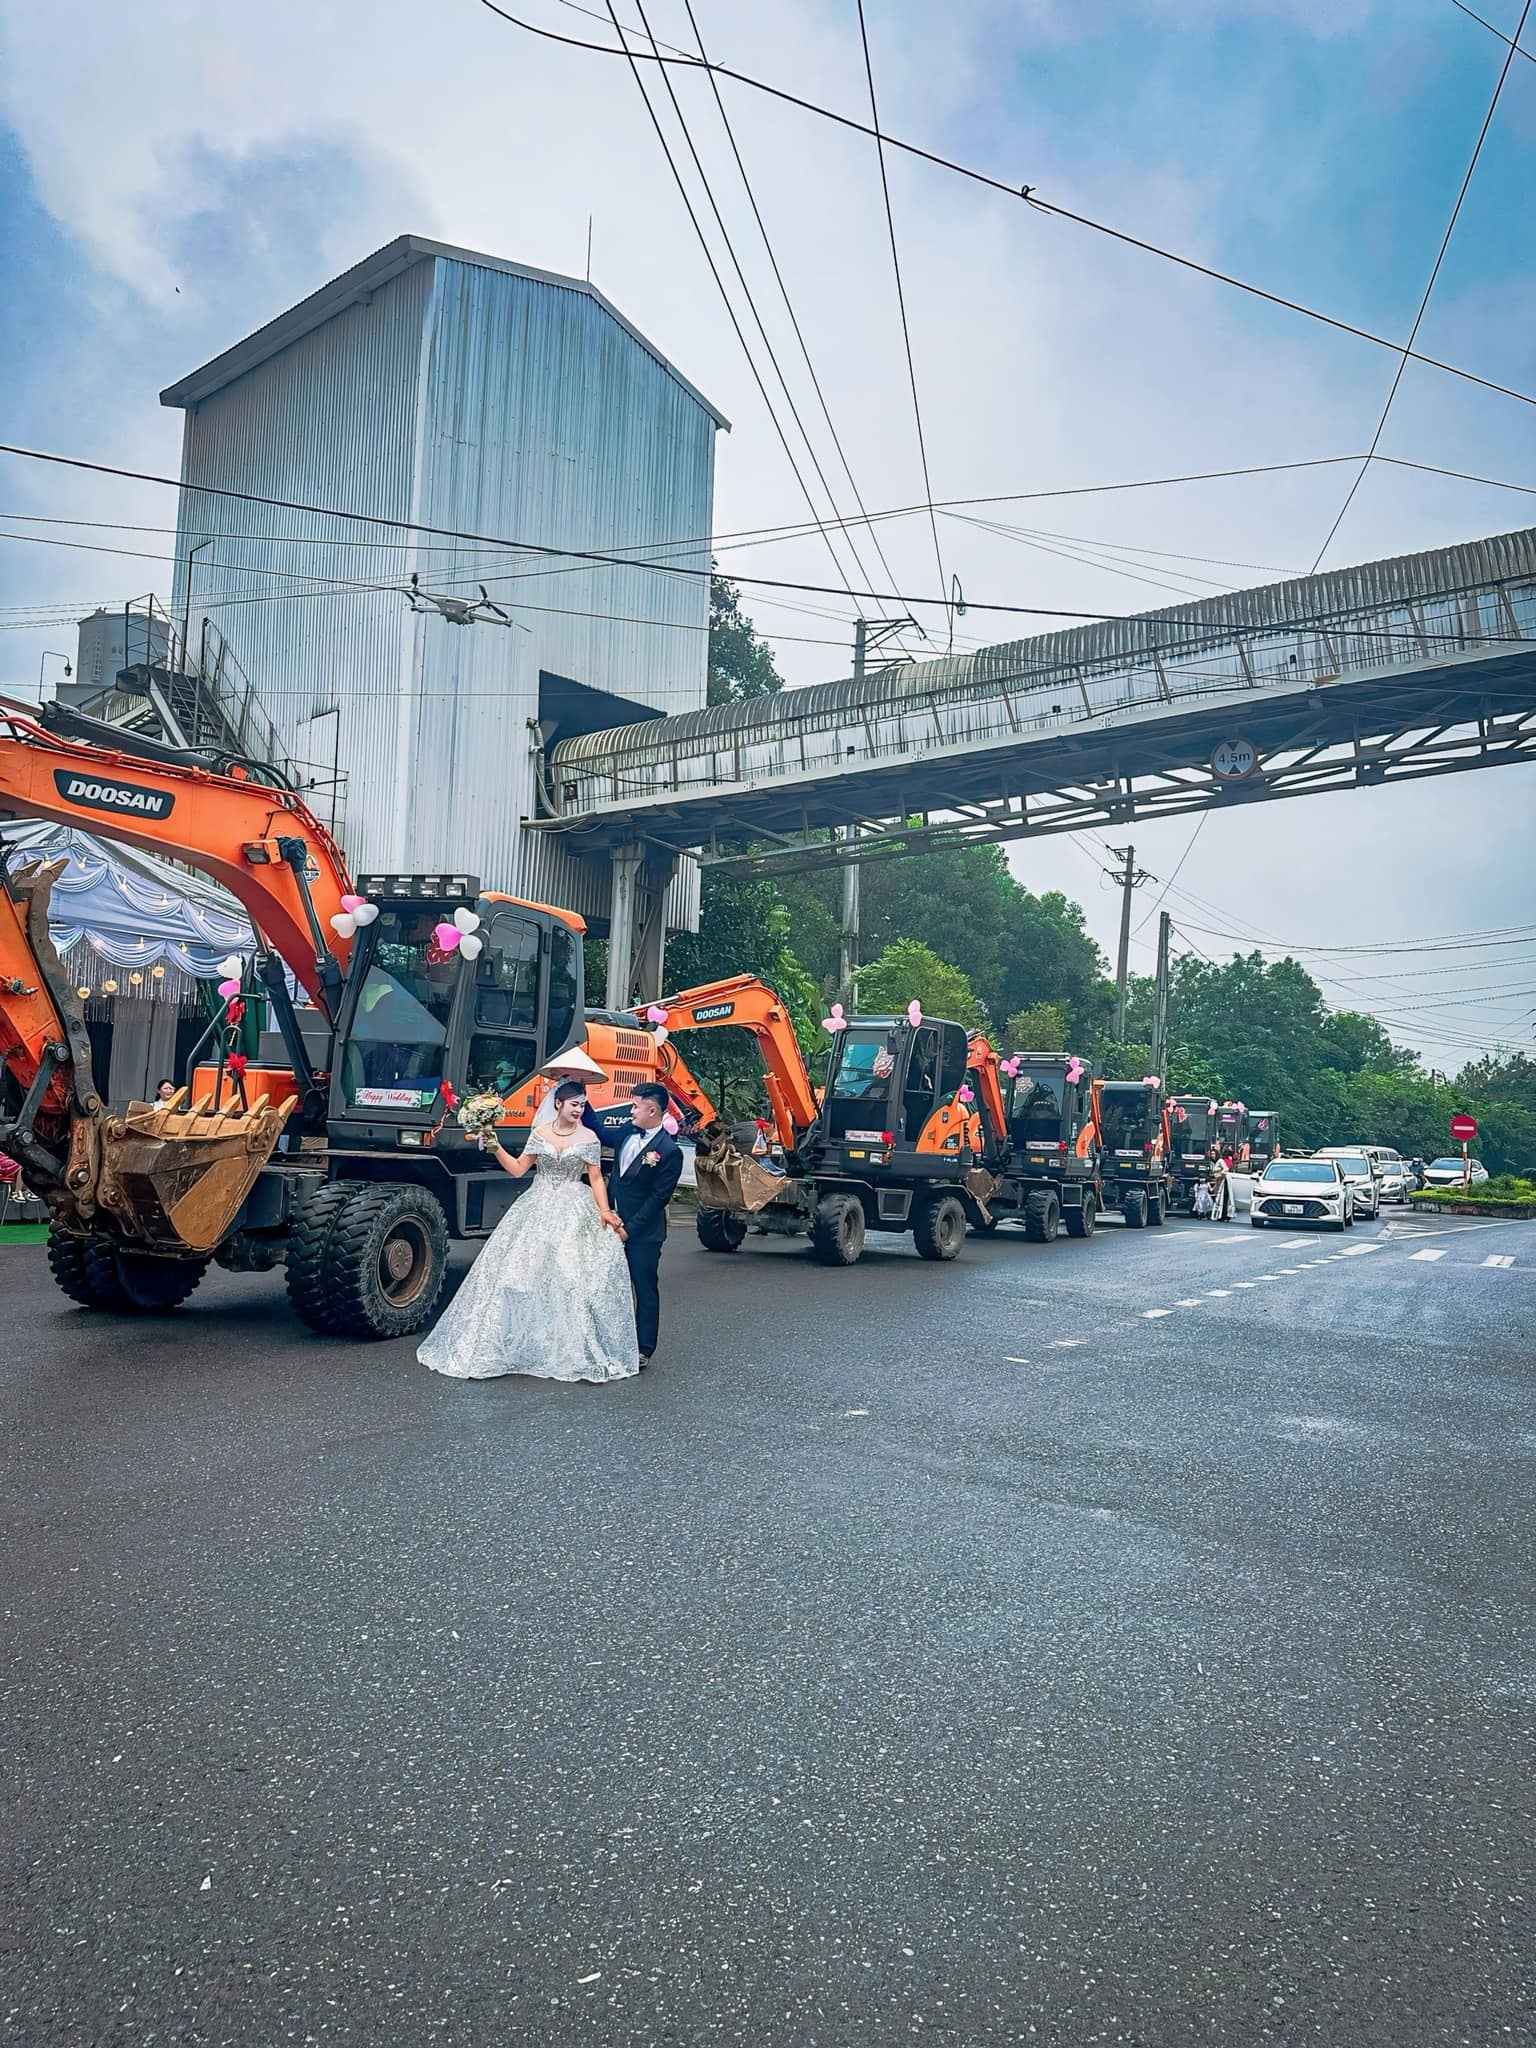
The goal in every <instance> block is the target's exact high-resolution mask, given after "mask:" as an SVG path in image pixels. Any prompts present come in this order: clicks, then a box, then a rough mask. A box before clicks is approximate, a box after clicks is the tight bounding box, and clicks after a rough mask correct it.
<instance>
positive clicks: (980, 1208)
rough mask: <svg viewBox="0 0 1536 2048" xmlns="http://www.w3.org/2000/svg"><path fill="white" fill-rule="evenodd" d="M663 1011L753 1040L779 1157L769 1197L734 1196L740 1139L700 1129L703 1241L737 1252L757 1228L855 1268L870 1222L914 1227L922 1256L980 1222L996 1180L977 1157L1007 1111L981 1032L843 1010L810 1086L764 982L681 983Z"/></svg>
mask: <svg viewBox="0 0 1536 2048" xmlns="http://www.w3.org/2000/svg"><path fill="white" fill-rule="evenodd" d="M727 1000H731V1001H733V1005H734V1007H733V1009H732V1010H731V1011H729V1012H728V1011H727V1010H726V1009H725V1008H724V1003H725V1002H726V1001H727ZM667 1008H668V1017H669V1023H673V1024H675V1025H676V1026H677V1027H678V1028H682V1029H686V1028H688V1027H689V1024H690V1023H692V1024H694V1025H698V1024H709V1023H726V1022H731V1023H740V1024H743V1025H745V1027H746V1028H747V1029H748V1030H750V1031H752V1032H753V1033H754V1035H755V1036H756V1037H757V1039H758V1042H759V1045H760V1046H761V1047H762V1049H763V1054H764V1060H765V1066H766V1085H767V1090H768V1099H769V1103H770V1105H771V1107H772V1110H773V1123H774V1129H775V1134H776V1136H777V1139H778V1147H779V1155H780V1161H781V1162H782V1175H781V1177H780V1178H779V1180H778V1184H777V1186H775V1187H773V1188H772V1190H771V1192H770V1190H769V1189H768V1188H767V1187H765V1186H763V1185H762V1184H761V1183H759V1191H760V1192H761V1193H763V1194H764V1195H766V1196H768V1197H769V1199H767V1200H766V1201H764V1202H763V1203H762V1204H761V1205H760V1206H758V1205H753V1206H750V1207H746V1206H743V1205H742V1202H741V1185H742V1168H743V1161H742V1160H741V1158H740V1157H739V1148H736V1147H734V1145H733V1144H732V1141H731V1139H730V1136H729V1134H728V1133H722V1132H719V1131H718V1130H716V1131H714V1132H709V1131H706V1133H705V1134H704V1142H703V1144H702V1145H701V1149H700V1153H699V1168H700V1171H699V1215H698V1233H699V1238H700V1241H701V1242H702V1243H703V1245H704V1247H705V1249H706V1250H708V1251H714V1252H734V1251H736V1250H737V1249H739V1247H740V1246H741V1244H742V1242H743V1240H744V1239H745V1237H746V1234H747V1230H748V1227H749V1225H754V1224H755V1225H756V1226H758V1227H759V1228H761V1229H764V1230H766V1231H769V1232H771V1233H773V1234H776V1235H789V1236H794V1235H808V1236H809V1237H810V1240H811V1249H812V1252H813V1254H814V1256H815V1257H816V1258H817V1260H819V1261H820V1263H822V1264H823V1265H833V1266H851V1265H853V1264H854V1263H855V1262H856V1261H857V1260H858V1258H859V1257H860V1256H861V1254H862V1252H863V1249H864V1240H865V1235H866V1233H867V1232H868V1231H870V1230H876V1231H891V1232H898V1233H904V1232H910V1233H911V1236H912V1239H913V1242H914V1244H915V1245H916V1247H917V1250H918V1251H919V1253H920V1254H921V1255H922V1256H923V1257H924V1258H926V1259H937V1260H947V1259H952V1258H954V1257H955V1256H956V1254H957V1253H958V1252H959V1250H960V1247H961V1245H962V1244H963V1242H964V1240H965V1232H966V1226H967V1223H968V1222H969V1223H975V1224H978V1225H980V1226H983V1227H984V1226H985V1225H986V1224H987V1223H988V1221H989V1220H990V1212H989V1210H988V1208H987V1202H988V1199H989V1197H990V1195H991V1194H992V1192H993V1191H994V1189H995V1188H996V1186H997V1177H996V1175H995V1174H994V1173H993V1172H991V1171H990V1170H989V1168H988V1165H987V1161H988V1160H989V1158H992V1157H995V1156H996V1155H997V1154H998V1152H999V1150H1000V1148H1001V1147H1002V1145H1003V1144H1004V1143H1005V1140H1006V1120H1005V1116H1004V1110H1003V1100H1002V1094H1001V1090H1000V1088H999V1085H998V1068H997V1057H996V1054H995V1053H994V1052H993V1050H992V1048H991V1046H990V1045H989V1044H988V1043H987V1041H986V1040H985V1039H983V1038H981V1037H979V1036H978V1035H977V1034H975V1033H971V1032H967V1031H966V1030H965V1028H964V1026H963V1025H960V1024H954V1023H948V1022H945V1021H943V1020H942V1019H930V1018H923V1017H921V1016H918V1017H916V1018H914V1017H913V1016H911V1015H910V1014H909V1015H907V1016H903V1017H850V1018H847V1019H846V1020H843V1021H841V1022H840V1024H839V1027H838V1028H837V1029H836V1030H835V1031H833V1032H832V1034H831V1046H830V1052H829V1059H828V1066H827V1078H826V1083H825V1086H824V1087H823V1088H822V1090H821V1092H820V1094H819V1095H818V1093H817V1091H816V1090H815V1089H814V1088H813V1087H812V1085H811V1080H810V1075H809V1072H808V1071H807V1068H806V1064H805V1060H804V1058H803V1056H802V1054H801V1052H800V1048H799V1045H798V1043H797V1042H796V1039H795V1036H794V1032H793V1030H792V1029H791V1027H790V1024H789V1020H788V1018H787V1016H785V1014H784V1012H783V1007H782V1005H781V1004H779V1002H778V999H777V997H775V996H774V995H773V993H772V991H771V990H767V989H764V988H763V986H762V984H761V983H753V982H750V981H744V982H743V984H742V993H741V995H740V996H738V997H736V998H734V999H732V998H728V996H727V993H726V986H725V985H723V984H722V987H721V989H720V990H718V991H699V990H695V991H691V992H690V996H689V997H688V998H678V999H674V1000H673V1001H672V1002H671V1003H669V1004H668V1005H667ZM776 1163H778V1162H776Z"/></svg>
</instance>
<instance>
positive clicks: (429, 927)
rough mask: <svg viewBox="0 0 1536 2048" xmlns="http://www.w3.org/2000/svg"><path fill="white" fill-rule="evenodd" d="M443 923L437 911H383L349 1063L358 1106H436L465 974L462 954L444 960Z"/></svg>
mask: <svg viewBox="0 0 1536 2048" xmlns="http://www.w3.org/2000/svg"><path fill="white" fill-rule="evenodd" d="M436 922H437V913H436V912H434V911H430V910H381V911H380V913H379V920H378V933H377V937H376V939H375V942H374V949H373V956H372V958H371V959H370V961H369V963H368V967H367V969H366V971H365V973H364V976H363V985H362V988H361V989H360V990H359V992H358V998H357V1008H356V1010H355V1012H354V1013H353V1018H352V1029H351V1032H350V1033H349V1035H348V1038H347V1045H346V1050H345V1053H344V1055H343V1060H342V1081H343V1086H344V1088H345V1092H346V1100H347V1104H348V1106H349V1107H350V1108H354V1109H427V1108H430V1107H431V1105H432V1103H433V1102H434V1101H435V1100H436V1097H437V1092H438V1090H439V1088H441V1086H442V1084H443V1078H444V1076H443V1061H444V1048H445V1047H446V1045H447V1043H448V1022H449V1018H450V1015H451V1013H452V1010H453V999H454V996H455V994H456V992H457V989H458V980H459V971H460V969H459V957H458V955H457V954H456V953H450V954H448V955H446V956H444V955H442V954H441V953H440V951H439V948H438V947H437V945H436V944H435V942H434V940H433V926H434V925H435V924H436ZM434 955H435V956H437V957H435V958H434Z"/></svg>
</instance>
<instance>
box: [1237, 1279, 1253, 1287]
mask: <svg viewBox="0 0 1536 2048" xmlns="http://www.w3.org/2000/svg"><path fill="white" fill-rule="evenodd" d="M1237 1284H1238V1286H1239V1287H1256V1286H1257V1285H1258V1282H1257V1281H1256V1280H1239V1281H1238V1283H1237Z"/></svg>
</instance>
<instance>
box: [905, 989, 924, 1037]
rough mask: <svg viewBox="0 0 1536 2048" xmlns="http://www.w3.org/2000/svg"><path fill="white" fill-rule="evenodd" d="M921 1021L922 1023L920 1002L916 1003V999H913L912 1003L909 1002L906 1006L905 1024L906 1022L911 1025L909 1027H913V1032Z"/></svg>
mask: <svg viewBox="0 0 1536 2048" xmlns="http://www.w3.org/2000/svg"><path fill="white" fill-rule="evenodd" d="M922 1021H923V1006H922V1004H921V1003H920V1002H918V1001H917V999H916V998H915V997H914V998H913V1000H912V1001H911V1002H910V1003H908V1005H907V1022H908V1023H909V1024H910V1025H911V1026H912V1027H913V1029H914V1030H915V1029H916V1028H917V1026H918V1025H919V1024H921V1023H922Z"/></svg>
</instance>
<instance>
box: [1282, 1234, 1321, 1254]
mask: <svg viewBox="0 0 1536 2048" xmlns="http://www.w3.org/2000/svg"><path fill="white" fill-rule="evenodd" d="M1316 1243H1317V1239H1316V1238H1315V1237H1288V1238H1287V1239H1286V1240H1285V1243H1284V1244H1283V1245H1281V1247H1280V1249H1281V1251H1283V1252H1304V1251H1305V1250H1306V1249H1307V1247H1308V1246H1309V1245H1313V1244H1316Z"/></svg>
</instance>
